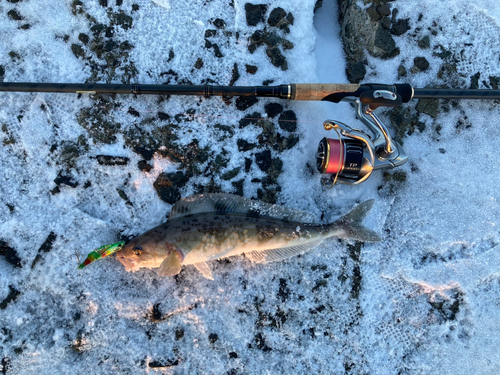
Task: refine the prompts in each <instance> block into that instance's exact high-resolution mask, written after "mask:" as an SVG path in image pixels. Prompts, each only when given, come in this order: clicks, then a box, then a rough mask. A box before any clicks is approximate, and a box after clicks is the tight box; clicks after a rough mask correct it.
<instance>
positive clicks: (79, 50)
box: [71, 44, 85, 59]
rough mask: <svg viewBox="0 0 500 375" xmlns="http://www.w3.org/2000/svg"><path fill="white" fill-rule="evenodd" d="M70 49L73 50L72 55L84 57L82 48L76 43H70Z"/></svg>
mask: <svg viewBox="0 0 500 375" xmlns="http://www.w3.org/2000/svg"><path fill="white" fill-rule="evenodd" d="M71 51H72V52H73V55H75V56H76V57H81V58H82V59H84V58H85V52H84V51H83V48H82V47H81V46H79V45H78V44H72V45H71Z"/></svg>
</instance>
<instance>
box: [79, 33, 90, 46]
mask: <svg viewBox="0 0 500 375" xmlns="http://www.w3.org/2000/svg"><path fill="white" fill-rule="evenodd" d="M78 40H79V41H80V42H82V43H83V44H87V43H88V42H89V40H90V38H89V36H88V35H87V34H84V33H80V34H78Z"/></svg>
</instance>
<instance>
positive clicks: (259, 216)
mask: <svg viewBox="0 0 500 375" xmlns="http://www.w3.org/2000/svg"><path fill="white" fill-rule="evenodd" d="M373 203H374V200H369V201H366V202H364V203H362V204H360V205H358V206H357V207H356V208H354V209H353V210H352V211H351V212H349V213H348V214H347V215H345V216H342V217H341V218H340V219H338V220H336V221H335V222H333V223H331V224H317V223H315V220H314V217H312V215H310V214H309V213H307V212H302V211H298V210H293V209H289V208H286V207H282V206H278V205H272V204H268V203H263V202H260V201H254V200H250V199H245V198H242V197H240V196H237V195H232V194H200V195H193V196H191V197H188V198H185V199H182V200H180V201H178V202H176V203H175V205H174V206H173V207H172V211H171V213H170V215H169V218H168V220H167V222H166V223H164V224H161V225H159V226H157V227H155V228H153V229H151V230H149V231H147V232H145V233H143V234H141V235H140V236H138V237H136V238H134V239H133V240H131V241H130V242H129V243H128V244H126V245H125V246H124V247H123V249H122V250H121V251H120V252H118V253H117V259H118V260H119V261H120V262H121V263H122V264H123V265H124V266H125V269H126V270H127V271H137V270H138V269H140V268H159V269H158V273H159V274H160V275H162V276H172V275H176V274H178V273H179V272H180V271H181V266H182V265H188V264H193V265H194V266H195V267H196V268H197V269H198V270H199V271H200V272H201V273H202V274H203V276H205V277H206V278H208V279H211V280H213V277H212V272H211V271H210V268H209V267H208V265H207V263H206V262H207V261H211V260H214V259H219V258H225V257H229V256H233V255H241V254H245V256H246V257H248V258H250V260H252V261H253V262H257V263H263V262H273V261H278V260H282V259H286V258H290V257H292V256H295V255H298V254H302V253H304V252H306V251H308V250H311V249H313V248H314V247H316V246H318V245H319V244H320V243H321V242H322V241H323V240H324V239H326V238H329V237H340V238H351V239H355V240H359V241H370V242H372V241H380V240H381V239H380V237H379V236H378V234H377V233H375V232H374V231H372V230H371V229H368V228H365V227H364V226H363V225H362V224H361V222H362V221H363V219H364V218H365V217H366V215H367V214H368V212H369V211H370V210H371V208H372V207H373Z"/></svg>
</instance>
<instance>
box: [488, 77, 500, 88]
mask: <svg viewBox="0 0 500 375" xmlns="http://www.w3.org/2000/svg"><path fill="white" fill-rule="evenodd" d="M490 85H491V87H492V88H493V89H495V90H498V86H499V85H500V77H495V76H490Z"/></svg>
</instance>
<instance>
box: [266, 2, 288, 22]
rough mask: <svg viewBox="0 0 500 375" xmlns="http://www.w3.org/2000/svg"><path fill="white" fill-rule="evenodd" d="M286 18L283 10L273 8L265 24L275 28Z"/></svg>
mask: <svg viewBox="0 0 500 375" xmlns="http://www.w3.org/2000/svg"><path fill="white" fill-rule="evenodd" d="M285 17H286V12H285V10H284V9H283V8H280V7H278V8H274V9H273V10H272V11H271V14H270V15H269V18H268V20H267V23H268V24H269V26H277V25H278V23H279V22H280V21H281V20H283V19H284V18H285Z"/></svg>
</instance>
